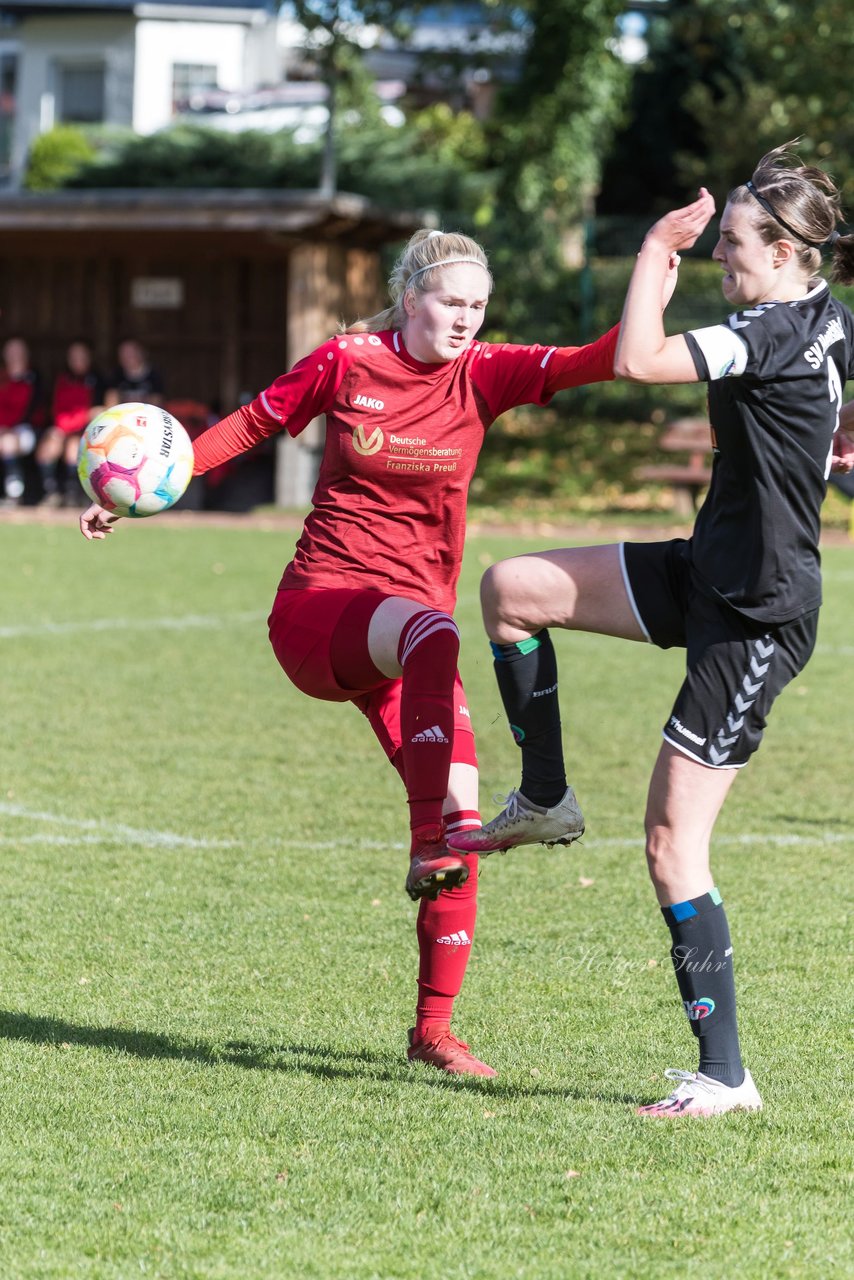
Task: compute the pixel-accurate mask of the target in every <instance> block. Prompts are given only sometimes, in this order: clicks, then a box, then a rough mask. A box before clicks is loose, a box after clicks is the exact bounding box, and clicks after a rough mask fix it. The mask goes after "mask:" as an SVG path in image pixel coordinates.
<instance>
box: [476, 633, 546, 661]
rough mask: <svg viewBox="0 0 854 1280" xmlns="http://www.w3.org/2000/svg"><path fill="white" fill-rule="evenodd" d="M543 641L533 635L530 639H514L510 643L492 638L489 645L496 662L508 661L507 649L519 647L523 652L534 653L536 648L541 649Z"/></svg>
mask: <svg viewBox="0 0 854 1280" xmlns="http://www.w3.org/2000/svg"><path fill="white" fill-rule="evenodd" d="M541 644H542V641H541V640H540V639H539V638H538V637H537V636H531V637H530V638H529V639H528V640H514V641H511V642H510V644H496V643H495V641H494V640H490V642H489V647H490V649H491V650H492V656H493V658H494V659H495V661H496V662H507V661H508V657H507V652H506V651H507V650H508V649H518V650H519V652H520V653H521V654H523V655H524V654H528V653H533V651H534V650H535V649H539V647H540V645H541Z"/></svg>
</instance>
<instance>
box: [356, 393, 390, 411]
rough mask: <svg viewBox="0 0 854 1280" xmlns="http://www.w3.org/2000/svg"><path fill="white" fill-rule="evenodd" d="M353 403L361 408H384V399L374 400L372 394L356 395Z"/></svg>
mask: <svg viewBox="0 0 854 1280" xmlns="http://www.w3.org/2000/svg"><path fill="white" fill-rule="evenodd" d="M353 404H356V405H359V406H360V408H362V409H384V408H385V400H374V398H373V396H363V395H358V396H356V399H355V400H354V401H353Z"/></svg>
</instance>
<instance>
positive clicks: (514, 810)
mask: <svg viewBox="0 0 854 1280" xmlns="http://www.w3.org/2000/svg"><path fill="white" fill-rule="evenodd" d="M583 835H584V818H583V817H582V814H581V810H580V809H579V807H578V801H577V800H576V798H575V792H574V791H573V789H572V787H567V789H566V792H565V794H564V797H563V799H562V800H561V801H560V802H559V803H558V804H556V805H554V806H553V807H552V808H551V809H545V808H544V807H543V806H542V805H539V804H533V803H532V802H531V801H530V800H527V799H526V798H525V796H523V795H522V792H521V791H511V792H510V795H509V796H508V797H507V799H506V800H505V802H504V808H503V809H502V810H501V812H500V813H499V814H498V816H497V817H495V818H493V819H492V821H491V822H487V824H486V825H485V826H483V827H478V828H475V829H474V830H470V831H458V832H456V833H455V834H454V835H449V836H448V837H447V840H448V848H449V849H453V850H454V851H455V852H456V853H479V854H488V853H503V852H504V850H505V849H515V848H516V846H517V845H520V844H545V845H548V846H549V848H551V846H552V845H554V844H572V842H573V840H577V839H578V838H579V836H583Z"/></svg>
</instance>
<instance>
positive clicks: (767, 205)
mask: <svg viewBox="0 0 854 1280" xmlns="http://www.w3.org/2000/svg"><path fill="white" fill-rule="evenodd" d="M744 185H745V186H746V187H747V190H748V191H749V192H750V194H751V195H752V196H753V199H754V200H758V202H759V203H760V204H761V205H762V208H763V209H764V210H765V212H766V213H770V215H771V217H772V218H773V219H774V221H775V222H779V224H780V226H781V227H783V228H784V230H786V231H788V233H789V235H790V236H794V237H795V239H796V240H800V241H801V242H802V243H803V244H808V245H809V247H810V248H811V249H832V248H833V246H834V245H835V244H836V241H837V240H838V239H839V232H838V231H831V233H830V235H829V236H828V238H827V239H826V240H807V238H806V236H802V235H801V233H800V231H796V230H795V228H794V227H790V226H789V224H788V222H784V221H783V219H782V218H781V217H780V215H779V213H778V212H777V210H776V209H775V208H774V206H773V205H772V203H771V201H770V200H766V199H765V197H764V196H761V195H760V194H759V192H758V191H757V190H756V188H755V187H754V185H753V183H752V182H750V181H748V182H745V184H744Z"/></svg>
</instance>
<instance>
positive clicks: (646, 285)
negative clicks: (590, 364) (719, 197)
mask: <svg viewBox="0 0 854 1280" xmlns="http://www.w3.org/2000/svg"><path fill="white" fill-rule="evenodd" d="M714 211H715V202H714V200H713V199H712V197H711V195H710V194H709V192H708V191H706V189H705V187H701V189H700V195H699V197H698V198H697V199H696V200H695V201H694V203H693V204H689V205H687V206H686V207H685V208H684V209H675V210H673V211H672V212H671V213H667V214H665V216H664V217H663V218H660V219H659V221H658V222H656V224H655V226H654V227H653V228H652V229H651V230H650V231H649V232H648V233H647V236H646V239H645V240H644V242H643V246H642V247H641V251H640V253H639V254H638V258H637V262H636V263H635V269H634V271H633V272H632V278H631V281H630V283H629V290H628V293H627V294H626V303H625V307H624V308H623V319H622V323H621V325H620V337H619V341H618V343H617V353H616V356H615V358H614V372H615V373H616V375H617V377H620V378H628V379H630V380H631V381H632V382H697V381H698V377H697V370H696V368H695V366H694V361H693V360H692V358H691V353H690V352H689V350H688V345H687V343H686V342H685V339H684V337H683V336H682V335H681V334H677V335H676V336H675V337H672V338H668V337H667V335H666V334H665V332H664V322H663V318H662V316H663V307H662V300H665V301H666V299H667V296H668V292H667V290H668V282H669V281H672V279H673V276H674V272H675V268H676V266H677V263H678V255H679V253H680V252H681V251H682V250H683V249H690V248H691V246H692V245H693V244H695V243H696V241H697V239H698V237H699V236H700V234H701V232H702V231H703V230H704V229H705V227H706V225H707V224H708V222H709V219H710V218H711V216H712V214H713V213H714Z"/></svg>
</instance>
